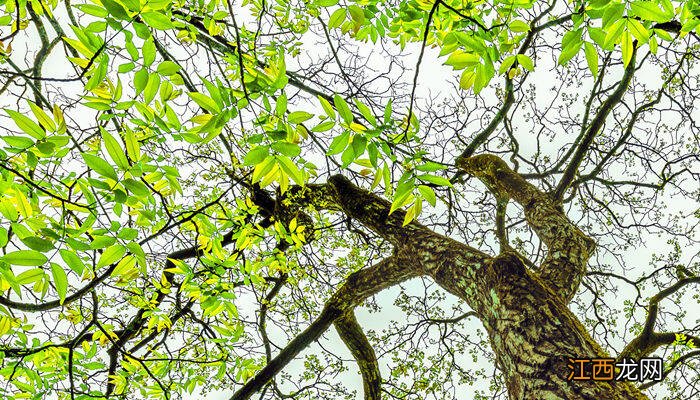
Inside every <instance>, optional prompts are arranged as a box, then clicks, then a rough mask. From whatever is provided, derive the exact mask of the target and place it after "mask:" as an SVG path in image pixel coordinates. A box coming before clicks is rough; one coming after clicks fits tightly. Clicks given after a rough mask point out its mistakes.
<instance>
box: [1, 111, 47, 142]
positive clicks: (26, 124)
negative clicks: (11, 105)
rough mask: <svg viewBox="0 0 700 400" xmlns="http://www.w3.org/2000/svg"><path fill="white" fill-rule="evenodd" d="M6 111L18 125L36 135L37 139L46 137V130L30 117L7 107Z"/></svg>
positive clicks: (31, 134) (29, 133)
mask: <svg viewBox="0 0 700 400" xmlns="http://www.w3.org/2000/svg"><path fill="white" fill-rule="evenodd" d="M5 112H6V113H7V114H8V115H9V116H10V118H12V120H13V121H15V124H17V127H18V128H19V129H21V130H22V131H23V132H24V133H26V134H28V135H29V136H32V137H34V138H35V139H43V138H45V137H46V132H44V130H43V129H41V127H40V126H39V125H38V124H37V123H36V122H34V121H32V120H31V119H29V117H27V116H25V115H23V114H20V113H18V112H17V111H14V110H10V109H8V108H6V109H5Z"/></svg>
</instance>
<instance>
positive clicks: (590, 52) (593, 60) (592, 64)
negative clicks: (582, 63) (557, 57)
mask: <svg viewBox="0 0 700 400" xmlns="http://www.w3.org/2000/svg"><path fill="white" fill-rule="evenodd" d="M583 50H584V52H585V53H586V62H587V63H588V69H590V70H591V73H592V74H593V76H596V77H597V76H598V51H597V50H596V48H595V46H594V45H593V43H590V42H585V43H584V47H583Z"/></svg>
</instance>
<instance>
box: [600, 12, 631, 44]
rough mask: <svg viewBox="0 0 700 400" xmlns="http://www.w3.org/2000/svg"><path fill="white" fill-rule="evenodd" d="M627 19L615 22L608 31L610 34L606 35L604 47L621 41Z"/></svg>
mask: <svg viewBox="0 0 700 400" xmlns="http://www.w3.org/2000/svg"><path fill="white" fill-rule="evenodd" d="M626 25H627V24H625V20H622V19H621V20H619V21H617V22H615V23H614V24H613V25H612V26H611V27H610V30H609V31H608V34H607V35H605V43H604V44H603V47H610V46H613V45H614V44H615V43H618V42H619V41H620V38H621V37H622V32H624V30H625V26H626Z"/></svg>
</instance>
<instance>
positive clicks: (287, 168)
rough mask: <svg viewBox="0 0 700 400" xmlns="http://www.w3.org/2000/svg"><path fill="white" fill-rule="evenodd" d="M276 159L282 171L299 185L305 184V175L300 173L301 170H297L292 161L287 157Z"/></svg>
mask: <svg viewBox="0 0 700 400" xmlns="http://www.w3.org/2000/svg"><path fill="white" fill-rule="evenodd" d="M276 158H277V160H278V161H279V166H280V168H282V171H284V172H286V173H287V175H289V176H290V177H291V178H292V179H293V180H294V182H296V183H297V184H298V185H303V184H304V175H303V174H302V173H301V171H299V168H297V166H296V164H294V162H292V160H290V159H289V158H287V157H285V156H277V157H276Z"/></svg>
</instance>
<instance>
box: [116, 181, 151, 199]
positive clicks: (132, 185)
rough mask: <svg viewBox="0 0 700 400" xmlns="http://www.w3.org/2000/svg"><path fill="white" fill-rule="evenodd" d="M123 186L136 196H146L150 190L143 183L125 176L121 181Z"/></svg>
mask: <svg viewBox="0 0 700 400" xmlns="http://www.w3.org/2000/svg"><path fill="white" fill-rule="evenodd" d="M122 184H123V185H124V187H125V188H126V189H127V190H128V191H129V192H131V193H133V194H135V195H136V196H138V197H147V196H148V195H149V194H150V193H151V191H150V189H148V186H146V184H145V183H143V182H141V181H139V180H136V179H131V178H126V179H124V180H123V181H122Z"/></svg>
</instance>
